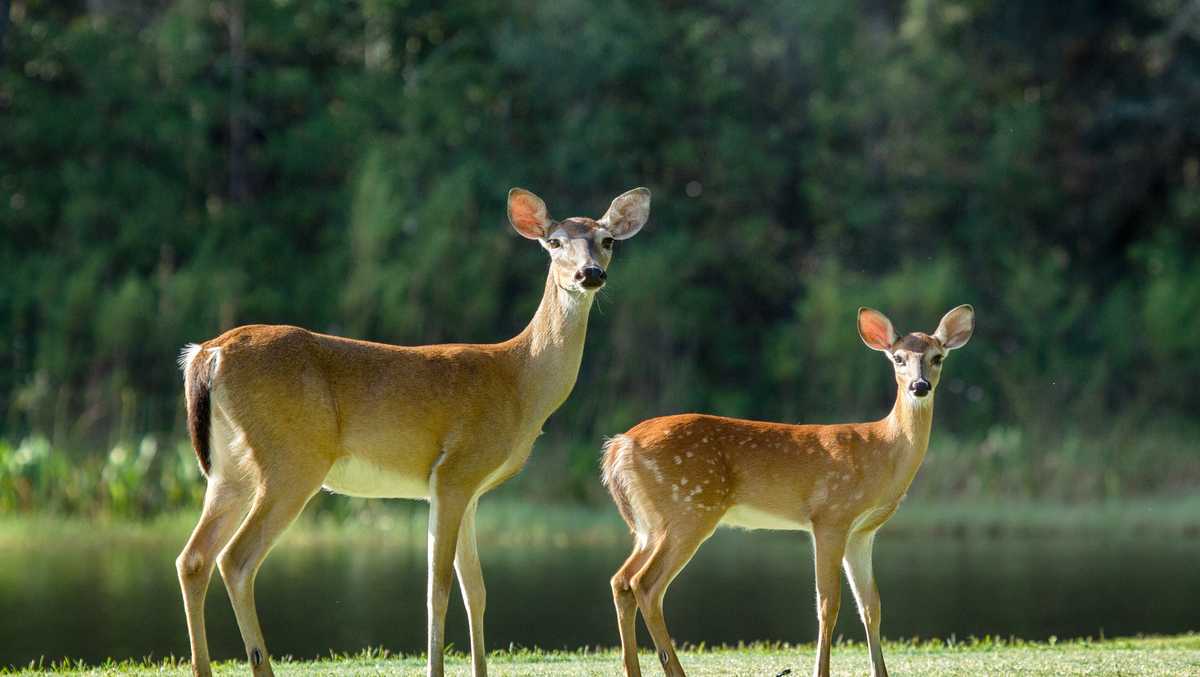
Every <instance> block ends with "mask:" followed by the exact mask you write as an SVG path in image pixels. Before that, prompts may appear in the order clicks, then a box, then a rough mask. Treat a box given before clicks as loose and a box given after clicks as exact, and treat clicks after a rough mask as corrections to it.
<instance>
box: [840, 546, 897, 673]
mask: <svg viewBox="0 0 1200 677" xmlns="http://www.w3.org/2000/svg"><path fill="white" fill-rule="evenodd" d="M874 547H875V532H874V531H870V532H865V533H864V532H859V533H856V534H853V535H851V536H850V539H849V540H848V541H847V542H846V556H845V559H844V560H843V565H844V566H845V569H846V577H847V578H849V579H850V588H851V589H852V590H854V598H855V599H856V600H857V601H858V615H859V616H860V617H861V618H862V623H863V627H864V628H865V629H866V631H867V648H868V649H869V650H870V652H871V677H887V668H886V667H885V666H884V664H883V648H882V646H881V645H880V643H879V622H880V619H881V616H880V614H881V608H880V605H879V587H878V586H876V585H875V573H874V571H873V570H872V567H871V553H872V551H873V550H874Z"/></svg>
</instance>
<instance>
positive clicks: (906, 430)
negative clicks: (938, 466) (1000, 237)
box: [883, 386, 933, 489]
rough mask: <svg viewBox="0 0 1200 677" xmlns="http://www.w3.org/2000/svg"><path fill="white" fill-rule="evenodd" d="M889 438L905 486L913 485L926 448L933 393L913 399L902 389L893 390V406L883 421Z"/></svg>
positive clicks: (931, 418) (931, 422)
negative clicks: (911, 483) (894, 392)
mask: <svg viewBox="0 0 1200 677" xmlns="http://www.w3.org/2000/svg"><path fill="white" fill-rule="evenodd" d="M883 425H884V428H885V430H887V433H888V435H889V437H891V439H892V444H893V453H894V454H895V456H896V460H897V462H898V464H897V465H898V468H899V470H900V471H901V474H902V475H903V476H904V478H905V487H906V489H907V484H908V483H910V482H912V478H913V477H914V476H916V474H917V470H918V469H920V467H921V463H922V461H924V460H925V452H926V451H927V450H928V449H929V431H930V428H931V427H932V425H933V393H929V394H928V395H926V396H925V397H921V398H918V397H913V396H911V395H909V394H908V393H907V392H905V388H904V387H903V386H901V387H898V388H897V390H896V404H895V406H894V407H892V412H891V413H890V414H888V417H887V418H885V419H884V420H883Z"/></svg>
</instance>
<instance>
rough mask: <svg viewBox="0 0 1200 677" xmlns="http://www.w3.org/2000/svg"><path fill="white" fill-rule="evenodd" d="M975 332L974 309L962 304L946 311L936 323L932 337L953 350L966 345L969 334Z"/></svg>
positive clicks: (969, 337)
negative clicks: (936, 326)
mask: <svg viewBox="0 0 1200 677" xmlns="http://www.w3.org/2000/svg"><path fill="white" fill-rule="evenodd" d="M974 332H975V309H974V308H972V307H971V306H970V305H968V304H963V305H961V306H959V307H957V308H955V309H954V310H951V311H950V312H948V313H946V315H945V316H944V317H942V321H941V322H939V323H938V328H937V331H935V332H933V337H934V338H935V339H937V340H939V341H941V342H942V347H944V348H945V349H946V350H954V349H955V348H961V347H963V346H965V345H967V341H970V340H971V334H973V333H974Z"/></svg>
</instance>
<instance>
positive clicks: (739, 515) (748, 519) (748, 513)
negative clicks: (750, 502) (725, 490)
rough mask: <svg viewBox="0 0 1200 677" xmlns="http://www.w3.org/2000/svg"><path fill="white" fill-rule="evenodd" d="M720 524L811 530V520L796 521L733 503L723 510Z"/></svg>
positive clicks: (745, 527) (783, 529)
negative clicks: (723, 514) (730, 506)
mask: <svg viewBox="0 0 1200 677" xmlns="http://www.w3.org/2000/svg"><path fill="white" fill-rule="evenodd" d="M721 524H724V525H726V526H731V527H741V528H743V529H776V530H781V531H811V530H812V523H811V522H797V521H795V520H790V519H787V518H784V517H779V516H778V515H772V514H771V513H767V512H763V511H761V510H756V509H754V508H751V507H749V506H745V505H735V506H733V507H732V508H730V509H729V510H728V511H726V512H725V516H724V517H722V518H721Z"/></svg>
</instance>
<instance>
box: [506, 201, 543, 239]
mask: <svg viewBox="0 0 1200 677" xmlns="http://www.w3.org/2000/svg"><path fill="white" fill-rule="evenodd" d="M508 222H509V223H511V224H512V227H513V229H514V230H516V231H517V232H518V233H520V234H521V235H523V236H525V237H527V238H529V239H530V240H537V239H539V238H543V237H546V229H547V227H548V226H549V225H550V214H549V213H548V212H547V211H546V203H545V202H542V198H540V197H538V196H536V195H534V194H533V193H531V192H529V191H527V190H525V189H524V188H513V189H512V190H510V191H508Z"/></svg>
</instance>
